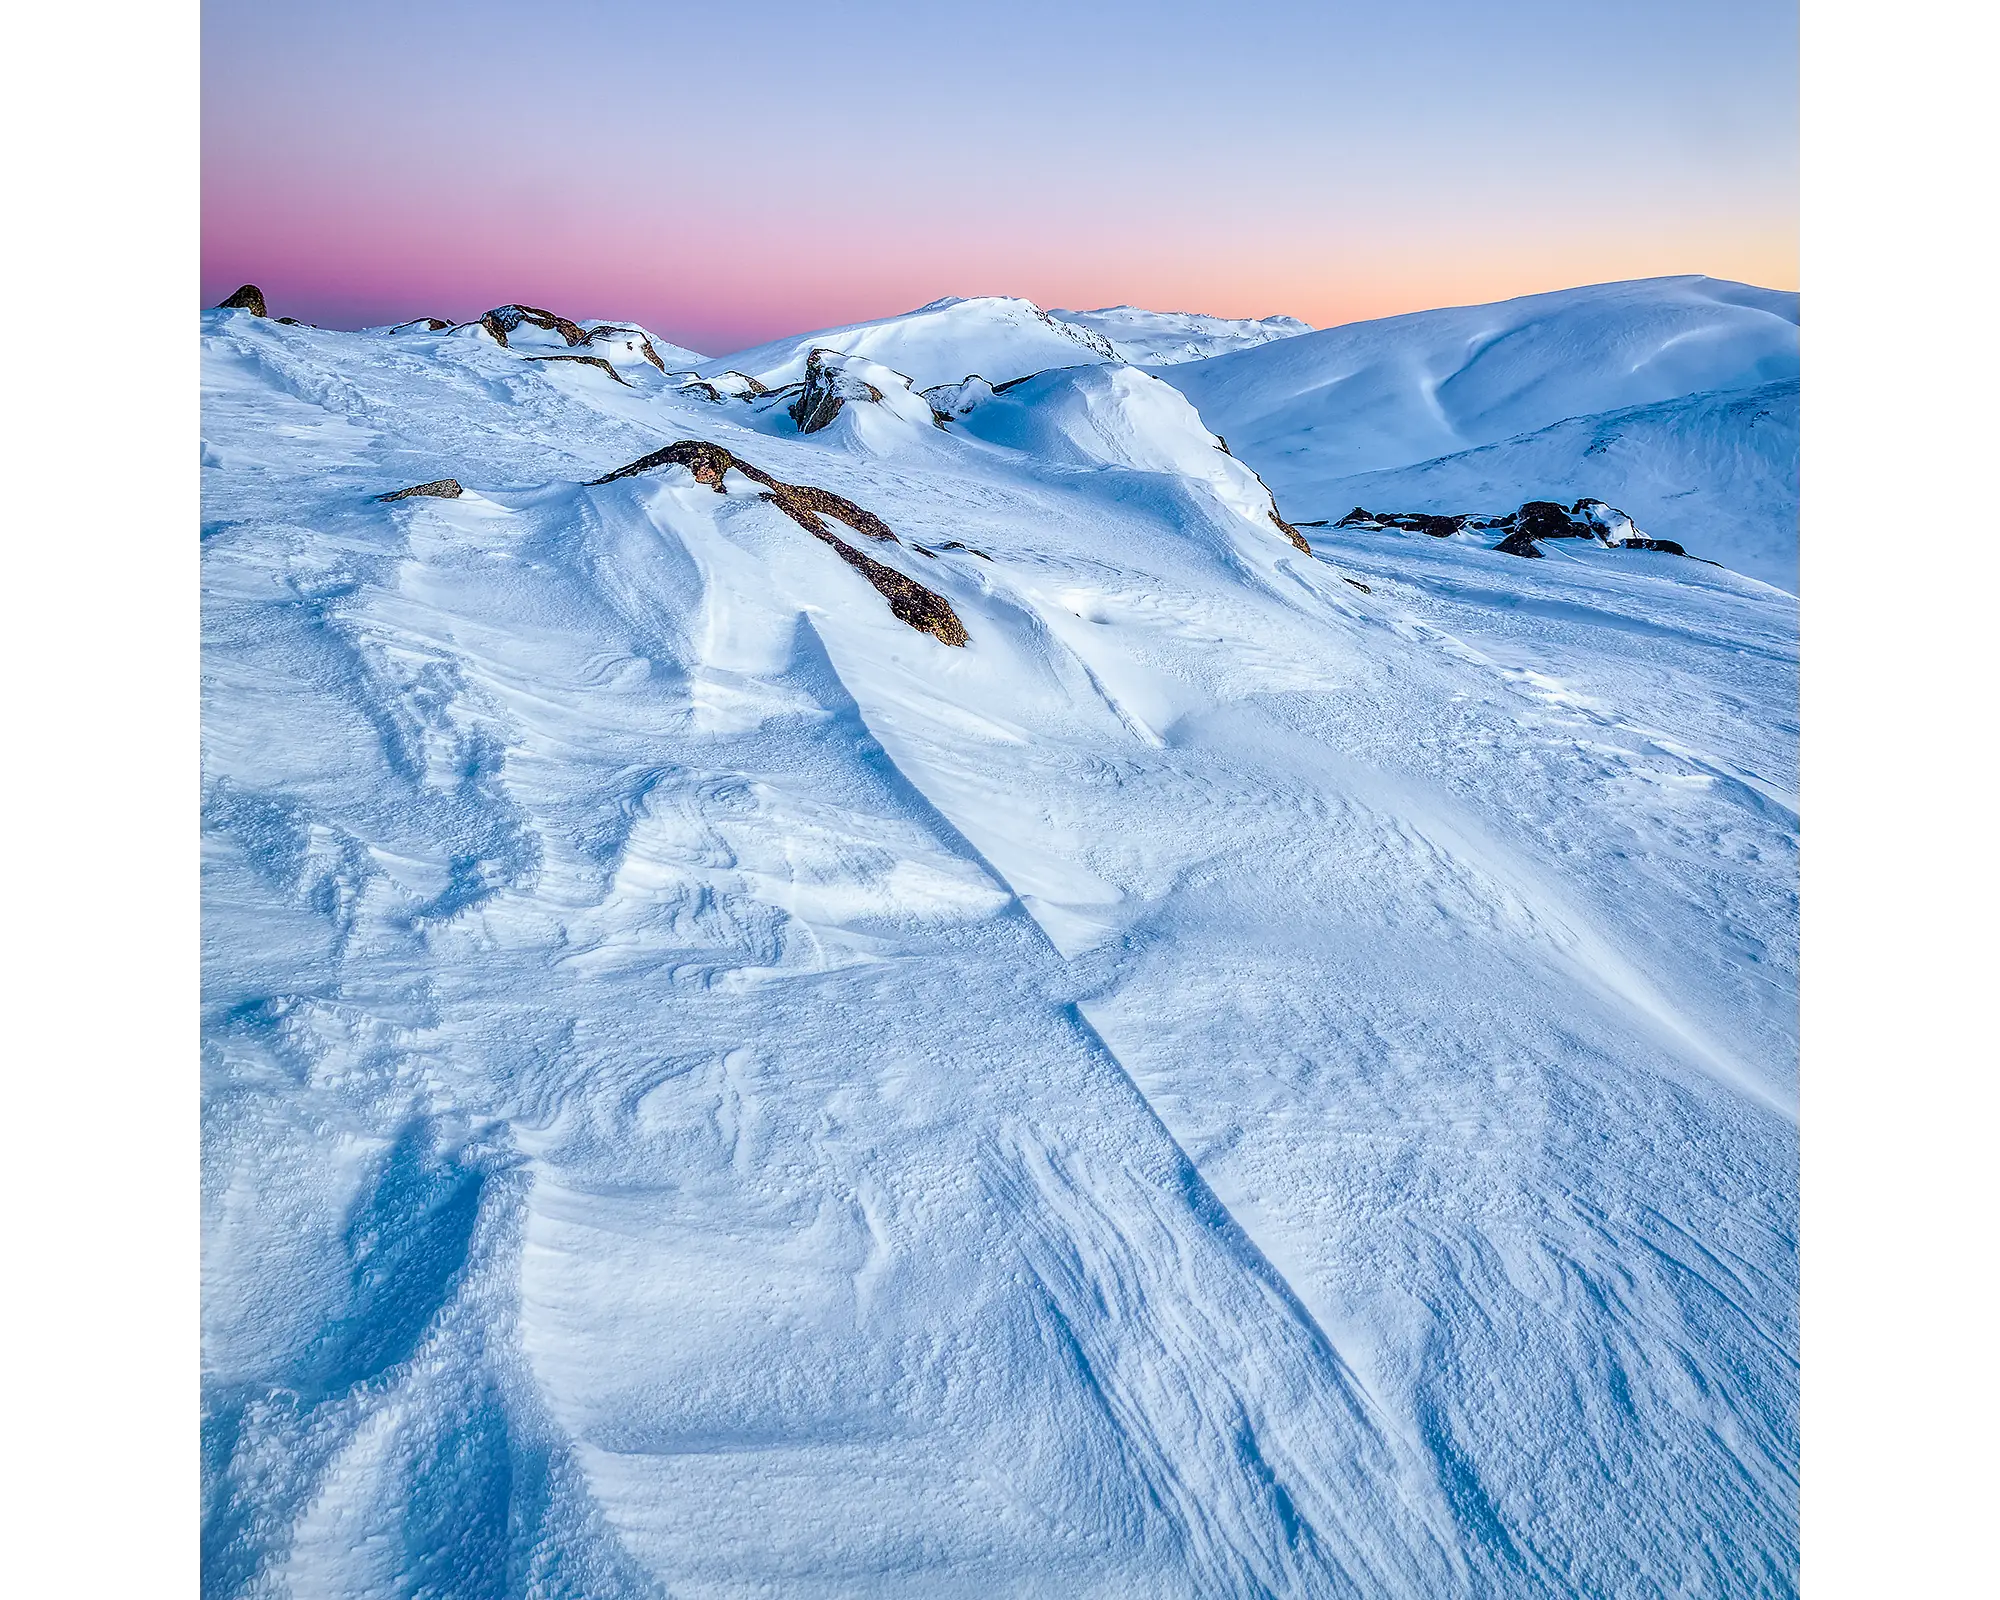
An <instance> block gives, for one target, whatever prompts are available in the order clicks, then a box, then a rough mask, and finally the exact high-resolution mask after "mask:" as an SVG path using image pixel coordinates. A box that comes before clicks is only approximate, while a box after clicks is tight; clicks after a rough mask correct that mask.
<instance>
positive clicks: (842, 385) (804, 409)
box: [787, 349, 882, 433]
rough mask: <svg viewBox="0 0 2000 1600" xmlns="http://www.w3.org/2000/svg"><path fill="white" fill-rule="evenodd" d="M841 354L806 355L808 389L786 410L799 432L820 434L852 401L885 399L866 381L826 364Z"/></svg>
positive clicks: (816, 353)
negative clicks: (828, 358)
mask: <svg viewBox="0 0 2000 1600" xmlns="http://www.w3.org/2000/svg"><path fill="white" fill-rule="evenodd" d="M839 354H840V352H839V351H838V350H817V349H816V350H813V351H811V352H810V353H809V354H808V355H807V356H806V381H805V386H804V387H803V388H802V389H800V390H799V397H798V399H796V400H794V401H793V402H792V403H791V405H790V406H789V407H788V408H787V409H789V410H790V412H791V415H792V421H794V422H796V423H797V424H798V425H799V432H800V433H818V432H819V430H820V429H821V428H824V427H825V426H826V425H827V424H828V423H829V422H831V421H833V419H834V418H835V417H837V416H839V415H840V408H841V407H842V406H844V405H846V404H847V402H848V401H850V400H878V401H879V400H880V399H881V398H882V391H881V390H880V389H878V388H876V387H875V385H874V384H872V383H870V382H868V381H867V380H866V379H865V378H858V377H856V376H854V375H853V374H852V373H850V372H847V371H844V370H843V369H841V368H840V367H837V366H829V365H828V364H827V361H826V358H827V357H828V356H837V355H839Z"/></svg>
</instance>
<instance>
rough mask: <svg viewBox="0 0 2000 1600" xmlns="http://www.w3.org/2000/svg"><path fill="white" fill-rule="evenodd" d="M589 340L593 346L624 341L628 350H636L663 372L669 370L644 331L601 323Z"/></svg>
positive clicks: (593, 330) (592, 330)
mask: <svg viewBox="0 0 2000 1600" xmlns="http://www.w3.org/2000/svg"><path fill="white" fill-rule="evenodd" d="M588 338H589V340H590V342H591V343H593V344H614V343H616V342H617V341H618V340H620V339H623V340H624V341H625V346H626V348H627V349H636V350H637V351H638V353H639V354H640V355H641V356H643V357H644V358H645V359H646V360H647V361H649V362H651V363H652V364H653V366H654V367H656V368H657V369H658V370H660V371H661V372H665V371H666V370H667V364H666V362H664V361H662V360H661V359H660V352H659V351H657V350H655V349H654V348H653V341H652V340H651V339H649V338H647V337H646V333H645V330H644V329H641V328H634V327H631V326H629V325H628V324H626V323H623V322H600V323H598V324H597V325H596V326H595V327H593V328H592V329H591V330H590V332H589V335H588ZM620 381H621V382H622V381H623V380H620Z"/></svg>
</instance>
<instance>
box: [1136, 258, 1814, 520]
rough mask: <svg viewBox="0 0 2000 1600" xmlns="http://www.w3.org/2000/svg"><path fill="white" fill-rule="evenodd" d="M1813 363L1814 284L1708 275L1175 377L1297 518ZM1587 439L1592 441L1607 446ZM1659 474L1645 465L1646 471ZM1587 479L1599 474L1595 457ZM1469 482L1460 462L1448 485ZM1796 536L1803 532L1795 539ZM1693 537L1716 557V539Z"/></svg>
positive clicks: (1464, 310)
mask: <svg viewBox="0 0 2000 1600" xmlns="http://www.w3.org/2000/svg"><path fill="white" fill-rule="evenodd" d="M1798 372H1799V330H1798V296H1797V294H1795V293H1784V292H1780V291H1777V290H1769V289H1756V288H1752V287H1750V286H1749V285H1747V284H1737V283H1727V282H1723V281H1720V280H1717V279H1713V278H1696V277H1690V278H1648V279H1642V280H1638V281H1636V282H1630V283H1608V284H1597V285H1593V286H1591V287H1589V288H1584V289H1566V290H1563V291H1560V292H1559V293H1555V294H1540V295H1529V296H1527V297H1525V298H1523V299H1519V300H1505V301H1501V302H1499V303H1498V304H1495V305H1488V306H1461V307H1455V308H1452V309H1450V310H1444V311H1422V312H1416V313H1413V314H1411V315H1409V316H1402V317H1388V318H1384V319H1382V320H1381V321H1377V322H1360V323H1354V324H1351V325H1350V326H1347V327H1342V328H1328V329H1325V330H1323V331H1321V332H1318V333H1308V334H1301V335H1299V336H1298V337H1297V338H1292V339H1285V340H1281V341H1278V342H1276V343H1273V344H1270V345H1266V346H1263V347H1261V348H1258V349H1254V350H1246V351H1240V352H1237V353H1235V354H1232V355H1224V356H1217V357H1215V358H1214V359H1212V360H1209V361H1200V362H1191V363H1188V364H1186V365H1183V366H1177V367H1174V368H1172V369H1171V371H1170V375H1169V381H1170V382H1172V383H1173V384H1174V385H1175V386H1176V387H1177V388H1179V389H1180V390H1181V391H1182V392H1183V393H1184V394H1186V395H1187V397H1188V398H1189V399H1190V400H1192V401H1193V402H1194V404H1195V408H1196V409H1197V410H1199V411H1200V412H1201V415H1202V418H1203V420H1204V421H1205V422H1206V423H1207V424H1208V425H1209V426H1210V427H1211V428H1214V429H1215V430H1216V431H1218V432H1219V433H1221V434H1222V435H1223V437H1225V438H1226V439H1227V440H1228V441H1229V446H1230V448H1231V449H1232V450H1233V451H1235V452H1236V453H1237V454H1238V455H1239V456H1241V457H1242V458H1243V459H1244V460H1245V461H1247V462H1249V463H1250V465H1251V466H1253V467H1255V468H1256V469H1257V471H1258V472H1259V473H1261V474H1262V475H1263V477H1264V479H1265V481H1266V482H1268V483H1269V484H1270V485H1271V487H1272V488H1273V489H1274V490H1275V491H1276V492H1277V496H1278V502H1279V504H1280V505H1281V506H1282V507H1284V508H1285V512H1286V515H1288V516H1292V517H1294V518H1298V517H1305V518H1314V519H1317V518H1321V517H1329V516H1331V517H1337V516H1339V515H1340V514H1341V513H1342V512H1343V511H1346V510H1347V509H1349V505H1351V504H1352V502H1351V501H1349V502H1348V503H1347V504H1342V505H1338V506H1336V505H1334V504H1332V500H1333V499H1338V498H1339V497H1340V496H1341V495H1343V494H1345V493H1347V489H1346V488H1345V487H1340V488H1337V489H1336V488H1335V487H1334V486H1335V485H1339V484H1343V483H1344V480H1347V479H1350V478H1353V477H1356V476H1358V475H1360V474H1362V473H1372V472H1389V471H1393V470H1395V469H1398V468H1405V467H1411V466H1415V465H1416V464H1417V463H1420V462H1429V461H1433V460H1436V459H1438V458H1441V457H1446V456H1451V455H1455V454H1457V453H1458V452H1461V451H1464V450H1468V449H1472V448H1475V447H1478V446H1481V445H1491V444H1498V443H1500V442H1501V441H1503V440H1516V439H1518V438H1519V437H1520V436H1522V435H1526V434H1531V433H1535V432H1538V431H1539V430H1542V429H1547V428H1551V427H1552V426H1553V425H1554V424H1556V423H1559V422H1563V421H1565V420H1566V419H1570V418H1583V417H1597V416H1600V415H1601V414H1603V413H1607V412H1614V411H1623V410H1627V409H1629V408H1632V407H1636V406H1649V405H1656V404H1659V403H1661V402H1665V401H1672V400H1678V399H1682V398H1684V397H1687V396H1691V395H1695V394H1700V393H1705V392H1709V391H1716V390H1733V389H1751V388H1756V387H1759V386H1761V385H1764V384H1768V383H1777V382H1784V381H1788V380H1789V381H1793V382H1795V381H1796V380H1797V378H1798ZM1655 420H1656V422H1657V421H1658V420H1659V419H1655ZM1707 420H1708V421H1710V422H1712V421H1713V420H1714V417H1713V415H1712V414H1711V416H1710V417H1709V418H1708V419H1707ZM1593 437H1594V435H1593ZM1582 442H1583V444H1584V446H1585V448H1586V449H1587V448H1588V447H1589V444H1590V443H1591V439H1584V440H1582ZM1556 443H1557V441H1556V440H1555V439H1554V438H1551V439H1548V440H1544V441H1542V442H1541V444H1539V445H1537V446H1535V447H1532V448H1529V449H1526V450H1524V451H1521V452H1517V453H1516V454H1515V455H1514V456H1513V457H1510V459H1515V460H1517V461H1518V463H1519V465H1520V467H1521V469H1522V470H1523V471H1524V472H1525V471H1530V470H1542V469H1544V468H1553V467H1555V466H1557V465H1563V466H1567V465H1569V463H1568V461H1567V458H1564V457H1562V455H1561V451H1560V450H1559V449H1558V448H1556ZM1702 448H1704V449H1708V448H1711V446H1710V445H1704V446H1703V447H1702ZM1491 468H1492V464H1491V463H1490V462H1485V463H1479V464H1476V465H1474V466H1471V467H1469V468H1467V469H1466V471H1467V472H1469V473H1471V474H1473V475H1475V476H1476V475H1477V474H1478V473H1479V472H1480V471H1482V470H1491ZM1791 470H1792V475H1793V476H1794V477H1796V470H1797V469H1796V465H1794V466H1793V467H1792V469H1791ZM1649 476H1650V474H1649V472H1648V471H1647V470H1646V469H1645V468H1643V467H1641V468H1639V469H1637V471H1636V472H1635V474H1634V481H1644V480H1646V479H1647V478H1648V477H1649ZM1665 476H1666V477H1667V478H1668V479H1671V478H1672V476H1673V471H1672V469H1671V468H1669V469H1668V471H1667V472H1666V474H1665ZM1503 477H1505V474H1503ZM1579 477H1580V478H1587V477H1588V474H1587V473H1582V472H1581V469H1580V464H1579ZM1456 480H1457V472H1456V469H1454V471H1453V472H1452V473H1445V474H1441V475H1439V476H1438V478H1437V483H1438V486H1439V487H1440V489H1442V488H1444V487H1446V486H1447V485H1448V484H1451V483H1455V482H1456ZM1506 481H1513V479H1512V478H1506ZM1591 485H1592V486H1586V487H1584V488H1581V489H1580V490H1579V491H1578V492H1579V493H1588V494H1592V495H1596V496H1599V497H1600V498H1604V499H1608V500H1611V501H1613V502H1614V503H1617V495H1616V494H1615V493H1614V492H1612V491H1611V490H1610V489H1608V488H1605V487H1601V486H1594V485H1595V480H1591ZM1682 487H1693V485H1692V484H1683V485H1682ZM1669 492H1671V491H1669ZM1537 493H1538V495H1539V496H1540V497H1542V498H1547V497H1548V496H1547V495H1546V494H1542V493H1541V492H1540V490H1539V489H1538V491H1537ZM1382 509H1385V510H1398V511H1400V510H1416V509H1419V508H1418V507H1415V506H1409V507H1405V506H1384V507H1383V508H1382ZM1452 509H1454V510H1460V509H1464V510H1475V509H1486V508H1484V507H1471V506H1468V507H1457V506H1454V507H1453V508H1452ZM1491 509H1494V510H1504V509H1506V507H1504V506H1498V505H1496V506H1494V507H1492V508H1491ZM1627 509H1636V508H1631V507H1628V508H1627ZM1641 521H1642V522H1643V521H1644V517H1643V516H1642V517H1641ZM1671 537H1675V538H1680V537H1681V536H1680V535H1679V534H1673V535H1671ZM1796 537H1797V534H1796V529H1795V528H1794V529H1792V530H1791V538H1792V540H1793V543H1794V545H1795V544H1796ZM1683 542H1685V543H1687V545H1688V547H1689V548H1690V549H1696V550H1698V549H1700V548H1701V546H1702V544H1703V542H1704V541H1703V540H1702V539H1701V538H1700V537H1698V536H1691V537H1689V538H1687V539H1685V540H1683ZM1709 542H1714V541H1709ZM1736 542H1739V543H1740V542H1741V541H1740V540H1739V541H1736Z"/></svg>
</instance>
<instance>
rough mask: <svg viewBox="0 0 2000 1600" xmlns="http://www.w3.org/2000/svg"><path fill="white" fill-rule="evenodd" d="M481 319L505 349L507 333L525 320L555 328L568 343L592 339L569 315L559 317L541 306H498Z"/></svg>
mask: <svg viewBox="0 0 2000 1600" xmlns="http://www.w3.org/2000/svg"><path fill="white" fill-rule="evenodd" d="M479 321H480V325H481V326H482V327H484V328H485V329H486V331H487V332H488V333H490V334H492V335H493V338H494V341H495V342H496V343H497V344H499V346H500V347H501V348H502V349H503V350H504V349H506V348H507V335H508V334H510V333H512V332H513V331H514V330H515V329H516V328H518V327H520V326H521V324H522V323H524V322H525V323H527V324H528V326H529V327H531V328H549V329H553V330H554V331H555V332H557V333H559V334H561V335H562V341H563V343H564V344H567V345H579V344H586V343H588V342H589V339H590V335H589V334H587V333H585V332H584V331H583V329H581V328H579V327H578V326H577V325H576V324H575V323H574V322H571V321H570V320H569V318H568V317H559V316H557V315H556V314H555V313H554V312H553V311H544V310H542V309H541V308H540V307H539V306H496V307H494V309H493V310H491V311H489V312H487V313H486V315H485V316H483V317H481V318H480V319H479Z"/></svg>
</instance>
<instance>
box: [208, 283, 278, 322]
mask: <svg viewBox="0 0 2000 1600" xmlns="http://www.w3.org/2000/svg"><path fill="white" fill-rule="evenodd" d="M215 309H216V310H218V311H247V312H249V313H250V315H251V316H253V317H268V316H269V315H270V314H271V313H270V312H269V311H267V310H265V308H264V291H263V290H262V289H260V288H258V287H257V285H256V284H254V283H246V284H244V285H243V287H242V288H240V289H238V290H237V291H236V292H235V293H234V294H233V295H231V296H230V297H229V298H228V299H227V300H225V301H223V302H222V304H221V305H219V306H217V307H216V308H215Z"/></svg>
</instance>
